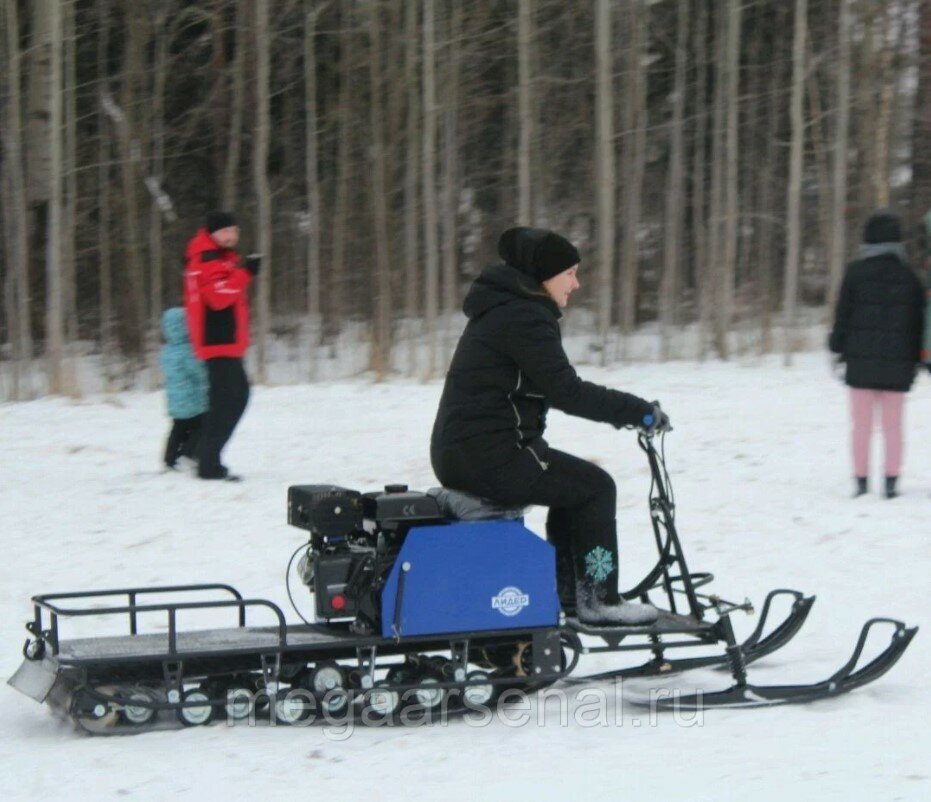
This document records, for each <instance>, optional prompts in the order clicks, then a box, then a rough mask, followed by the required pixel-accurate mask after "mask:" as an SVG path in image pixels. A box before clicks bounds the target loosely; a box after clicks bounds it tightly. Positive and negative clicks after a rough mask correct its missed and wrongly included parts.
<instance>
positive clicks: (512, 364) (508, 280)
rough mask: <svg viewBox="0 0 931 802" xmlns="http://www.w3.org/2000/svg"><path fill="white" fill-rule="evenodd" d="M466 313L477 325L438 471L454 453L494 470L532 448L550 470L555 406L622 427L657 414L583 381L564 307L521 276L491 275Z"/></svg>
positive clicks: (446, 421) (502, 269)
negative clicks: (566, 343) (566, 334)
mask: <svg viewBox="0 0 931 802" xmlns="http://www.w3.org/2000/svg"><path fill="white" fill-rule="evenodd" d="M463 311H464V312H465V314H466V316H467V317H468V318H469V322H468V323H467V324H466V327H465V331H463V333H462V337H461V338H460V340H459V344H458V346H457V347H456V352H455V354H454V355H453V359H452V363H451V364H450V368H449V372H448V373H447V375H446V384H445V386H444V388H443V395H442V397H441V398H440V406H439V410H438V411H437V415H436V421H435V423H434V425H433V435H432V437H431V441H430V447H431V455H432V457H433V464H434V468H435V469H436V468H437V466H438V464H440V463H442V461H443V452H444V451H445V450H447V449H450V448H456V449H457V450H458V451H459V452H460V453H462V451H463V450H464V451H465V452H466V453H467V454H468V455H469V456H470V458H471V459H474V460H475V461H476V462H477V463H479V464H480V465H481V466H482V467H483V468H491V469H493V468H496V467H500V466H503V465H505V464H506V463H508V462H509V461H511V460H513V459H515V458H516V457H517V456H519V455H520V451H521V450H524V449H526V450H529V451H530V452H531V453H532V455H533V457H534V458H535V460H536V462H537V464H538V465H539V467H541V468H545V467H546V455H547V449H548V446H547V443H546V441H545V440H544V439H543V437H542V435H543V432H544V430H545V429H546V413H547V410H548V409H549V407H551V406H553V407H555V408H556V409H559V410H562V411H563V412H566V413H568V414H570V415H577V416H579V417H582V418H588V419H590V420H594V421H603V422H605V423H611V424H613V425H614V426H616V427H621V426H624V425H637V424H639V423H641V422H642V420H643V416H644V415H646V414H647V413H648V412H650V411H651V410H652V404H649V403H648V402H646V401H644V400H643V399H641V398H638V397H637V396H634V395H630V394H629V393H623V392H619V391H617V390H611V389H608V388H607V387H602V386H600V385H597V384H592V383H591V382H587V381H583V380H582V379H580V378H579V376H578V375H577V374H576V372H575V370H574V369H573V367H572V365H571V364H569V360H568V358H567V357H566V354H565V351H564V350H563V347H562V338H561V334H560V330H559V323H558V320H559V318H560V316H561V315H560V312H559V308H558V307H557V305H556V304H555V303H554V302H553V301H552V300H551V299H550V297H549V296H548V295H546V293H545V291H544V290H543V288H542V287H541V286H540V284H538V283H537V282H536V281H534V280H533V279H531V278H529V277H528V276H527V275H526V274H524V273H522V272H521V271H519V270H517V269H515V268H513V267H510V266H508V265H494V266H492V267H488V268H486V269H485V270H484V271H483V272H482V274H481V275H480V276H479V278H478V279H476V281H475V282H474V283H473V285H472V288H471V289H470V290H469V293H468V294H467V296H466V299H465V303H464V304H463ZM437 473H438V474H439V473H440V471H439V470H438V471H437ZM441 478H442V477H441Z"/></svg>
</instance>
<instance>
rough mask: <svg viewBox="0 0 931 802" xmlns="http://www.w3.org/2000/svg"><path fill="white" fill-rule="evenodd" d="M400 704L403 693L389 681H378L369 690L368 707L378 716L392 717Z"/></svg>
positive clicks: (382, 717)
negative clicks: (395, 688)
mask: <svg viewBox="0 0 931 802" xmlns="http://www.w3.org/2000/svg"><path fill="white" fill-rule="evenodd" d="M400 706H401V695H400V694H399V693H398V692H397V691H396V690H394V688H392V687H391V686H390V685H388V684H387V683H378V684H377V685H376V686H375V687H374V688H372V690H370V691H369V692H368V696H367V699H366V708H367V709H368V710H369V711H370V712H371V713H372V714H373V715H374V716H375V717H376V718H380V719H387V718H391V717H392V716H393V715H394V714H395V713H397V711H398V708H399V707H400Z"/></svg>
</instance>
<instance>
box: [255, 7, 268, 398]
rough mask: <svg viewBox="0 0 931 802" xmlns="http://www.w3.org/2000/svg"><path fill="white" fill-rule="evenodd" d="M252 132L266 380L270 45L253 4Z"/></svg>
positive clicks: (261, 371)
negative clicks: (260, 261) (253, 118)
mask: <svg viewBox="0 0 931 802" xmlns="http://www.w3.org/2000/svg"><path fill="white" fill-rule="evenodd" d="M254 7H255V56H256V70H255V73H256V74H255V91H256V110H255V129H254V132H253V135H252V171H253V172H252V179H253V182H254V185H255V194H256V198H257V200H258V204H257V206H258V209H257V211H258V240H259V251H260V253H261V254H262V270H263V274H262V278H261V280H260V281H259V282H258V284H259V288H258V289H259V291H258V304H257V306H258V310H257V311H258V314H257V315H256V325H255V328H256V330H257V331H256V335H257V336H256V338H255V339H256V356H257V361H256V378H257V380H258V381H259V382H263V383H264V382H266V381H268V327H269V322H270V321H269V315H270V297H271V295H270V288H271V282H272V252H271V251H272V208H271V207H272V198H271V188H270V187H269V183H268V140H269V130H270V120H269V105H270V100H269V82H270V66H269V45H270V37H271V34H270V31H269V25H268V4H267V3H265V2H263V1H262V0H258V2H256V3H255V6H254Z"/></svg>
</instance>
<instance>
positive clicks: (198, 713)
mask: <svg viewBox="0 0 931 802" xmlns="http://www.w3.org/2000/svg"><path fill="white" fill-rule="evenodd" d="M181 701H183V702H200V703H201V704H192V705H191V706H190V707H179V708H178V720H179V721H180V722H181V723H182V724H183V725H184V726H185V727H201V726H204V725H206V724H209V723H210V722H211V721H213V717H214V715H215V713H216V710H214V707H213V705H212V704H210V693H209V691H207V690H206V689H204V688H194V689H192V690H189V691H185V692H184V693H183V694H182V696H181Z"/></svg>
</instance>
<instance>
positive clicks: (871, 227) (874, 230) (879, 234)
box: [863, 209, 902, 245]
mask: <svg viewBox="0 0 931 802" xmlns="http://www.w3.org/2000/svg"><path fill="white" fill-rule="evenodd" d="M863 241H864V242H865V243H866V244H868V245H874V244H877V243H880V242H901V241H902V222H901V221H900V220H899V216H898V215H897V214H896V213H895V212H894V211H892V209H879V210H877V211H875V212H873V214H871V215H870V216H869V219H868V220H867V221H866V225H865V226H864V227H863Z"/></svg>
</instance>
